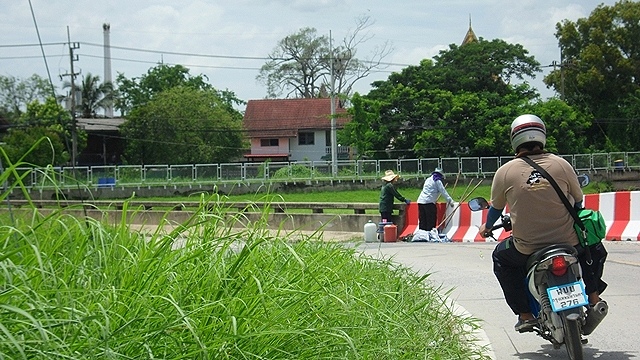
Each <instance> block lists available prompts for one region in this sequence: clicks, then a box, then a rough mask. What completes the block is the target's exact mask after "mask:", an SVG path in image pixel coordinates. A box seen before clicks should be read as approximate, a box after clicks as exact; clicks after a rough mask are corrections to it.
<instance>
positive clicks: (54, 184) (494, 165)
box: [10, 152, 640, 189]
mask: <svg viewBox="0 0 640 360" xmlns="http://www.w3.org/2000/svg"><path fill="white" fill-rule="evenodd" d="M561 156H562V157H563V158H565V159H566V160H567V161H569V163H571V164H572V165H573V167H574V168H575V169H576V170H577V171H580V172H591V173H593V172H609V171H628V170H640V152H618V153H595V154H575V155H561ZM511 159H513V156H493V157H451V158H426V159H385V160H338V161H337V165H338V173H337V175H336V176H333V175H332V168H331V162H330V161H296V162H264V163H221V164H195V165H112V166H77V167H70V166H69V167H49V168H18V169H17V174H18V176H20V177H21V178H22V183H23V184H24V186H25V187H27V188H36V189H38V188H39V189H44V188H69V187H76V186H86V187H91V188H96V187H97V188H101V187H113V186H166V185H171V186H174V185H191V184H200V185H203V184H220V183H253V182H283V183H289V182H313V181H327V180H337V181H340V180H370V179H379V178H380V177H381V176H382V174H384V172H385V170H389V169H391V170H393V171H395V172H396V173H399V174H402V176H403V177H405V178H412V177H416V178H417V177H423V176H426V175H428V174H430V173H431V172H432V171H433V169H435V168H436V167H439V168H442V169H443V170H444V172H445V173H446V174H461V175H462V176H463V177H490V176H493V174H494V173H495V172H496V170H497V169H498V168H499V167H500V166H501V165H502V164H504V163H506V162H507V161H509V160H511ZM10 181H11V180H10Z"/></svg>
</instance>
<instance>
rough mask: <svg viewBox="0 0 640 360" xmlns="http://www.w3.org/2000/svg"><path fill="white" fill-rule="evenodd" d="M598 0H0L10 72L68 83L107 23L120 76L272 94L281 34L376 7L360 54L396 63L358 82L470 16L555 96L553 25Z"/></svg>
mask: <svg viewBox="0 0 640 360" xmlns="http://www.w3.org/2000/svg"><path fill="white" fill-rule="evenodd" d="M600 4H604V5H614V4H615V1H612V0H607V1H595V0H520V1H513V0H430V1H425V0H396V1H389V0H384V1H382V0H367V1H364V0H360V1H357V0H315V1H310V0H216V1H210V0H200V1H196V0H182V1H175V0H171V1H168V0H166V1H165V0H155V1H150V0H128V1H124V0H105V1H95V0H73V1H72V0H31V1H29V0H0V9H1V11H0V75H3V76H14V77H18V78H23V79H25V78H28V77H29V76H31V75H33V74H39V75H41V76H43V77H45V78H47V77H48V76H49V75H48V74H50V77H51V80H52V81H53V83H54V85H55V86H56V87H57V88H58V89H60V88H61V86H62V81H61V80H60V76H61V75H64V74H69V73H71V64H70V63H71V61H70V56H69V46H68V44H67V42H68V39H70V40H71V42H72V43H78V44H79V46H80V47H79V48H78V49H76V50H74V54H75V55H77V60H76V61H74V62H73V64H74V65H73V66H74V72H76V73H77V72H80V73H81V74H82V75H81V76H83V75H86V74H87V73H91V74H93V75H98V76H100V78H101V79H102V80H104V78H105V73H104V47H103V45H104V33H103V24H105V23H108V24H110V44H111V58H112V62H111V72H112V78H113V80H115V77H116V75H117V74H118V73H123V74H124V75H125V76H126V77H127V78H134V77H140V76H141V75H143V74H145V73H146V72H147V71H148V70H149V69H150V68H152V67H154V66H156V65H157V64H158V63H160V62H163V63H165V64H171V65H174V64H181V65H183V66H186V67H187V68H189V69H190V74H191V75H200V74H202V75H205V76H206V77H207V78H208V79H209V82H210V83H211V85H213V86H214V87H215V88H217V89H219V90H225V89H226V90H230V91H233V92H234V93H235V94H236V96H237V97H238V98H239V99H241V100H244V101H248V100H252V99H262V98H265V97H266V95H267V90H266V86H265V85H264V84H261V83H259V82H258V81H257V80H256V76H257V75H258V73H259V69H260V67H261V66H262V65H263V64H264V63H265V62H266V58H267V57H268V55H269V54H270V53H272V52H273V50H274V49H275V47H276V46H277V44H278V41H280V40H281V39H283V38H285V37H286V36H288V35H291V34H294V33H297V32H299V31H300V30H301V29H302V28H306V27H310V28H315V29H316V30H317V34H318V35H327V36H329V35H331V37H332V39H333V41H334V42H340V41H341V39H342V38H344V37H345V36H347V35H348V34H349V33H352V32H353V31H354V29H355V27H356V20H357V19H358V18H362V17H368V18H369V22H370V24H371V25H370V26H369V27H368V28H367V29H366V33H365V34H366V36H367V37H368V38H367V40H366V41H364V42H363V43H361V44H360V45H358V46H357V53H356V57H357V58H358V59H363V60H367V59H370V58H371V56H372V55H373V53H374V52H375V50H376V49H379V48H381V47H382V46H385V44H386V46H388V48H389V49H390V50H391V51H390V52H389V54H388V55H387V56H386V57H385V58H384V59H383V61H384V62H386V63H389V64H390V65H388V66H387V67H386V68H384V69H381V70H380V71H378V72H374V73H372V74H370V75H369V76H368V77H366V78H364V79H361V80H359V81H358V82H357V83H356V85H355V86H354V90H355V91H358V92H360V93H361V94H366V93H368V92H369V91H370V90H371V83H372V82H373V81H377V80H385V79H387V78H388V76H389V75H390V74H391V73H392V72H400V71H401V70H402V69H403V68H405V67H407V66H409V65H418V64H419V62H420V60H422V59H426V58H428V59H431V58H433V57H434V56H435V55H437V54H438V52H439V51H440V50H443V49H447V48H448V47H449V44H456V45H460V43H461V42H462V40H463V39H464V36H465V34H466V32H467V30H468V28H469V21H470V20H471V25H472V28H473V31H474V32H475V34H476V35H477V36H478V37H482V38H484V39H485V40H489V41H490V40H493V39H502V40H504V41H506V42H508V43H512V44H521V45H522V46H524V48H525V49H527V50H528V51H529V54H530V55H533V56H534V57H535V58H536V60H537V61H538V62H540V64H541V65H542V66H543V72H542V73H539V74H538V76H537V77H536V79H530V81H529V82H530V83H531V85H532V86H534V87H535V88H537V89H538V91H539V92H540V93H541V95H542V97H543V98H548V97H551V96H554V92H553V91H552V90H549V89H546V87H545V86H544V84H543V83H542V78H543V77H544V76H545V75H546V74H548V73H549V71H551V70H552V67H551V65H552V63H553V62H554V61H560V51H559V48H558V41H557V39H556V38H555V36H554V33H555V25H556V24H557V23H558V22H561V21H563V20H571V21H576V20H577V19H579V18H586V17H588V16H589V14H590V13H591V11H593V10H594V9H595V8H596V7H597V6H598V5H600ZM34 19H35V21H34ZM40 42H42V43H43V44H45V45H43V46H42V48H41V47H40V45H39V43H40ZM43 52H44V56H43ZM45 58H46V61H45ZM63 80H67V81H68V80H69V78H68V77H63ZM240 110H242V109H240Z"/></svg>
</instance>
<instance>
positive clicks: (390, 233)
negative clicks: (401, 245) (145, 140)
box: [384, 224, 398, 242]
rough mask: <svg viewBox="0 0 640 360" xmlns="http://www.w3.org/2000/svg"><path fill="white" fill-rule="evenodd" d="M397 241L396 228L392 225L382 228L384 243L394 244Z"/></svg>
mask: <svg viewBox="0 0 640 360" xmlns="http://www.w3.org/2000/svg"><path fill="white" fill-rule="evenodd" d="M397 240H398V227H397V226H395V225H394V224H389V225H385V226H384V242H396V241H397Z"/></svg>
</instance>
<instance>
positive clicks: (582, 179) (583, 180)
mask: <svg viewBox="0 0 640 360" xmlns="http://www.w3.org/2000/svg"><path fill="white" fill-rule="evenodd" d="M578 182H579V183H580V186H581V187H585V186H587V185H589V182H590V179H589V174H582V175H578Z"/></svg>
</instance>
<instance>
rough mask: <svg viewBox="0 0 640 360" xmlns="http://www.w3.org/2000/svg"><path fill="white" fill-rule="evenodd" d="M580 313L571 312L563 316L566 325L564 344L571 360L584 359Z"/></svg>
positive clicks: (563, 323) (563, 322) (564, 325)
mask: <svg viewBox="0 0 640 360" xmlns="http://www.w3.org/2000/svg"><path fill="white" fill-rule="evenodd" d="M579 322H580V315H579V314H576V313H571V314H568V315H565V316H562V325H563V327H564V346H565V347H566V348H567V355H569V359H571V360H583V358H584V357H583V354H582V339H581V335H580V324H579Z"/></svg>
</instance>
